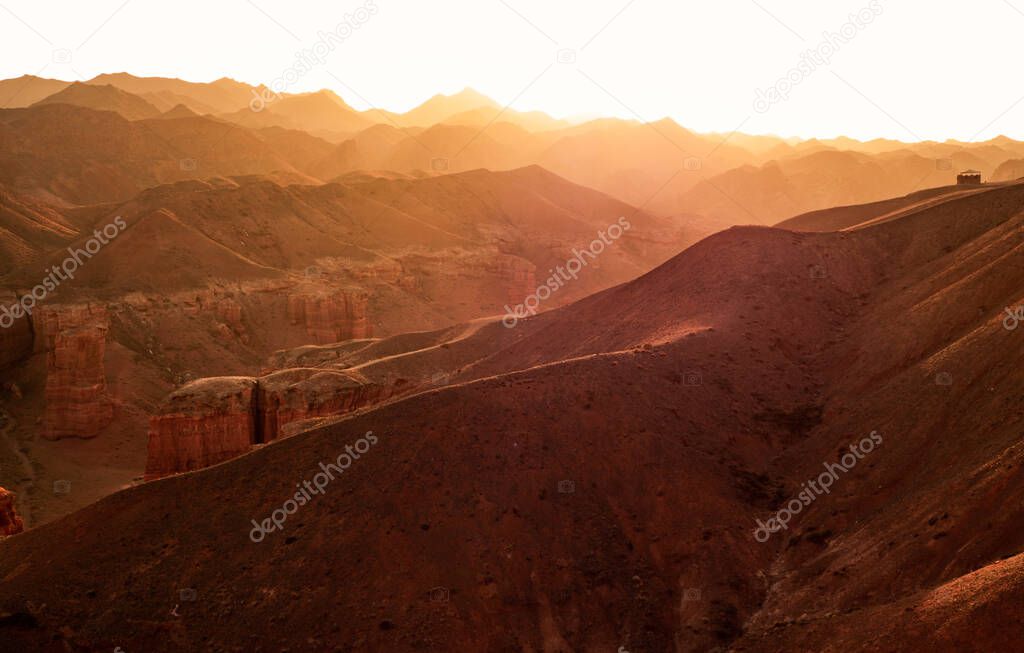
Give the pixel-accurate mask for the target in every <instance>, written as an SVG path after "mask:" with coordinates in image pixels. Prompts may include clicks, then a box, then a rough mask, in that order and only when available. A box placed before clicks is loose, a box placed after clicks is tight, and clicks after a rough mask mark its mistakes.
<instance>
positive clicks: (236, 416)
mask: <svg viewBox="0 0 1024 653" xmlns="http://www.w3.org/2000/svg"><path fill="white" fill-rule="evenodd" d="M255 397H256V381H255V380H254V379H251V378H248V377H240V376H230V377H215V378H210V379H200V380H198V381H194V382H192V383H189V384H188V385H185V386H184V387H182V388H180V389H178V390H176V391H175V392H173V393H171V395H170V396H169V397H168V398H167V399H166V400H165V401H164V404H163V406H162V407H161V411H160V414H159V415H156V416H154V417H152V418H151V419H150V426H149V446H148V450H147V456H146V473H145V478H146V479H147V480H148V479H153V478H160V477H161V476H167V475H168V474H174V473H177V472H185V471H189V470H193V469H200V468H202V467H208V466H209V465H215V464H217V463H219V462H223V461H225V460H228V459H231V458H234V457H235V456H239V455H241V454H243V453H245V452H247V451H249V448H250V447H251V446H252V445H253V444H254V443H255V441H256V435H257V434H256V420H255V414H256V411H255V410H254V408H255V406H254V405H253V399H254V398H255Z"/></svg>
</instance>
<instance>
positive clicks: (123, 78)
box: [87, 73, 253, 115]
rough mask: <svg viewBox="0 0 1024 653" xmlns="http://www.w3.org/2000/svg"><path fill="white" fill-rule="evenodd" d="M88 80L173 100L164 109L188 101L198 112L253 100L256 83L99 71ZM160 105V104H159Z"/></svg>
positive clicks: (222, 110) (233, 107)
mask: <svg viewBox="0 0 1024 653" xmlns="http://www.w3.org/2000/svg"><path fill="white" fill-rule="evenodd" d="M87 83H88V84H98V85H107V84H109V85H111V86H116V87H117V88H119V89H121V90H122V91H127V92H128V93H133V94H135V95H139V96H142V97H147V96H148V98H154V99H155V100H156V102H153V103H154V104H157V103H158V102H169V103H170V104H169V105H168V106H167V107H166V108H164V109H162V110H164V111H166V110H167V109H169V108H171V107H173V106H174V105H175V104H184V105H185V106H187V107H188V108H190V109H192V110H193V111H195V112H196V113H198V114H201V115H205V114H207V113H227V112H231V111H237V110H238V109H241V108H242V107H245V106H247V105H248V104H249V101H250V100H251V99H252V97H253V95H252V91H253V87H252V86H249V85H248V84H243V83H241V82H236V81H235V80H233V79H228V78H226V77H225V78H221V79H218V80H217V81H215V82H187V81H185V80H181V79H174V78H166V77H136V76H134V75H130V74H128V73H112V74H103V75H97V76H96V77H94V78H92V79H90V80H89V81H88V82H87ZM158 106H159V105H158Z"/></svg>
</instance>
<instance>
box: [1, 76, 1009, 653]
mask: <svg viewBox="0 0 1024 653" xmlns="http://www.w3.org/2000/svg"><path fill="white" fill-rule="evenodd" d="M265 90H266V89H264V88H263V87H253V86H250V85H247V84H243V83H240V82H237V81H234V80H230V79H226V78H224V79H219V80H217V81H214V82H210V83H194V82H187V81H182V80H178V79H169V78H140V77H135V76H132V75H129V74H127V73H115V74H105V75H100V76H98V77H96V78H94V79H91V80H88V81H85V82H63V81H60V80H50V79H43V78H38V77H32V76H23V77H20V78H17V79H12V80H4V81H0V327H2V328H0V369H2V374H3V376H2V379H0V486H2V487H0V539H3V538H4V536H11V537H9V538H8V539H3V541H2V543H0V642H4V643H5V644H6V645H8V646H12V647H15V648H13V649H12V650H25V651H37V650H38V651H49V650H54V651H57V650H61V651H66V650H71V651H101V650H102V651H109V650H115V649H116V648H121V649H122V650H123V651H125V652H126V653H127V652H130V651H135V650H212V651H229V650H275V651H276V650H307V649H308V650H381V651H384V650H386V651H421V650H449V651H545V652H552V653H555V652H563V651H600V652H604V651H624V650H628V651H634V652H638V651H712V650H718V651H726V650H728V651H766V652H767V651H794V650H801V651H802V650H808V651H812V650H813V651H826V650H865V651H868V650H871V651H875V650H882V651H898V650H937V651H946V650H951V651H952V650H958V651H959V650H1014V647H1015V646H1018V645H1019V643H1020V642H1022V641H1024V627H1022V626H1021V625H1020V624H1021V621H1020V619H1019V614H1020V610H1019V602H1020V599H1021V595H1022V593H1024V555H1022V554H1024V528H1022V527H1021V526H1020V524H1021V519H1020V517H1021V516H1024V515H1022V514H1021V512H1022V510H1024V507H1022V506H1024V503H1022V501H1021V498H1022V497H1021V496H1020V495H1021V485H1020V483H1019V482H1018V481H1019V480H1020V479H1019V477H1020V469H1021V465H1022V464H1024V458H1022V454H1021V450H1020V446H1019V442H1018V440H1019V432H1020V428H1021V426H1022V422H1024V404H1022V400H1021V397H1024V392H1022V391H1024V376H1022V375H1021V374H1020V373H1019V372H1018V371H1017V364H1016V361H1018V360H1019V357H1020V354H1021V353H1024V344H1022V343H1024V341H1021V340H1020V339H1019V337H1020V335H1021V334H1020V332H1019V331H1018V330H1016V325H1013V328H1011V327H1010V326H1008V324H1013V321H1014V320H1017V321H1020V320H1024V313H1022V312H1021V310H1022V309H1019V308H1016V309H1015V308H1014V307H1019V306H1020V305H1021V304H1024V239H1022V237H1021V235H1022V234H1024V222H1022V221H1024V181H1021V178H1024V164H1022V162H1024V143H1022V142H1018V141H1014V140H1012V139H1009V138H1006V137H999V138H995V139H992V140H989V141H987V142H982V143H967V142H956V141H946V142H941V143H940V142H916V143H904V142H899V141H892V140H882V139H879V140H873V141H868V142H861V141H856V140H853V139H849V138H836V139H832V140H806V141H801V140H798V139H788V138H780V137H775V136H761V135H749V134H743V133H732V134H701V133H696V132H693V131H691V130H689V129H687V128H686V127H684V126H682V125H679V124H677V123H676V122H675V121H673V120H670V119H663V120H659V121H655V122H650V123H642V122H639V121H628V120H619V119H605V118H602V119H596V120H590V121H586V122H576V121H567V120H560V119H556V118H553V117H551V116H548V115H546V114H543V113H541V112H520V111H516V110H514V109H512V108H509V107H503V106H501V105H499V104H498V103H496V102H494V101H493V100H491V99H489V98H487V97H486V96H483V95H481V94H479V93H477V92H475V91H473V90H471V89H466V90H463V91H461V92H459V93H455V94H452V95H443V94H440V95H435V96H433V97H431V98H429V99H428V100H426V101H425V102H424V103H423V104H421V105H420V106H418V107H416V108H414V109H412V110H410V111H407V112H405V113H396V112H389V111H385V110H380V109H370V110H366V111H359V110H356V109H354V108H352V106H350V105H349V104H348V103H347V102H346V101H345V99H344V98H343V97H341V96H340V95H338V94H337V93H335V92H333V91H329V90H322V91H319V92H314V93H301V94H287V93H285V94H281V95H280V97H270V96H268V95H266V94H265V93H264V91H265ZM967 168H972V169H976V170H978V171H980V172H981V174H982V177H983V179H984V180H985V181H986V182H989V183H985V184H973V183H970V184H963V183H962V184H956V181H957V180H956V173H957V172H958V171H960V170H963V169H967ZM772 225H775V226H772ZM101 236H102V238H101ZM70 261H74V265H72V263H71V262H70ZM69 270H71V272H73V274H60V272H61V271H63V272H65V273H67V272H68V271H69ZM44 280H46V281H48V282H49V283H48V284H46V285H41V284H44ZM39 288H42V289H43V290H45V292H42V291H40V290H38V289H39ZM33 293H34V294H36V295H39V294H41V295H42V297H40V298H35V299H33ZM26 297H27V298H29V299H28V300H26V299H25V298H26ZM29 301H30V303H31V305H29V303H28V302H29ZM18 308H25V309H30V312H31V314H30V315H26V314H25V313H28V312H29V310H22V311H21V312H18V310H17V309H18ZM1015 310H1016V311H1017V312H1014V311H1015ZM1008 320H1009V322H1008ZM370 435H373V440H372V446H370V447H368V448H367V449H366V450H365V451H359V454H361V455H360V456H358V457H356V456H352V454H351V453H349V454H348V455H349V456H351V458H350V463H351V465H350V467H346V468H345V469H344V474H339V475H338V477H337V478H335V477H332V478H331V480H330V486H329V488H328V489H327V490H326V491H323V492H319V493H314V496H312V497H310V496H305V499H306V500H307V501H306V502H304V503H303V504H302V507H301V508H298V507H297V510H296V511H295V513H292V512H289V513H287V514H288V516H287V520H286V521H287V523H286V525H283V526H280V527H279V528H277V529H271V531H272V532H271V531H267V532H264V537H263V538H257V537H254V536H253V532H254V531H253V529H254V528H257V529H258V528H259V527H260V523H261V520H263V519H264V517H266V516H268V515H273V514H275V510H276V509H277V508H278V507H279V506H281V504H282V501H285V500H287V499H290V498H291V497H292V496H293V495H295V496H296V497H297V496H298V495H296V494H295V493H296V488H299V492H302V488H303V485H302V482H303V481H304V480H311V481H312V480H313V479H314V477H315V475H316V474H317V473H319V472H321V470H323V467H322V466H320V465H321V463H322V462H323V463H329V462H330V461H334V460H340V457H339V454H340V452H342V451H346V449H345V448H346V446H351V447H356V444H355V443H356V442H357V441H361V439H363V438H369V437H370ZM865 439H867V441H869V442H873V443H874V445H875V448H874V449H873V452H872V451H862V450H856V451H857V455H856V456H855V458H854V463H853V464H850V465H848V466H845V467H844V474H842V475H836V478H835V479H834V485H833V486H832V487H831V489H830V491H829V492H827V493H817V494H815V495H814V496H813V498H812V500H810V501H804V502H803V503H802V505H801V508H800V509H799V510H797V511H796V512H797V513H798V514H797V515H796V516H795V518H793V519H792V521H791V522H789V523H788V524H786V525H785V527H778V528H774V529H773V530H771V531H770V532H769V531H765V532H766V533H768V535H769V537H768V538H767V541H762V540H760V539H759V538H758V537H757V536H756V530H755V529H756V528H757V526H758V524H761V523H763V522H766V521H767V522H769V523H777V520H776V522H772V519H776V517H775V516H776V515H778V514H780V512H779V511H780V510H783V509H788V506H791V505H792V502H791V500H792V498H793V497H798V496H802V494H803V493H804V492H807V491H808V490H807V489H806V481H807V479H814V478H818V476H819V474H821V473H822V470H823V469H824V467H823V465H824V466H827V465H829V464H833V463H835V462H836V461H837V460H838V461H843V460H845V456H847V455H849V456H853V454H852V453H851V451H853V450H851V449H850V445H851V444H856V443H862V442H864V441H865ZM367 441H369V440H367ZM865 449H866V447H865ZM340 464H341V463H339V465H340ZM844 465H846V463H844ZM313 482H314V483H316V481H313ZM306 487H307V489H308V486H306ZM9 491H10V492H9ZM12 493H13V494H12ZM806 496H810V495H806ZM297 501H298V499H297V498H296V499H295V502H297ZM797 502H798V503H800V502H801V501H800V500H797ZM281 512H284V509H282V510H281ZM296 513H297V514H296ZM269 523H270V522H264V524H269ZM254 524H255V526H254ZM264 530H266V529H264ZM22 531H24V532H22ZM279 531H283V532H279ZM184 589H188V590H190V591H193V592H195V594H192V595H191V596H192V598H191V599H185V598H182V597H183V596H185V595H184V594H181V592H182V590H184ZM0 648H2V646H0Z"/></svg>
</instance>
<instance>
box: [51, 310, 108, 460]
mask: <svg viewBox="0 0 1024 653" xmlns="http://www.w3.org/2000/svg"><path fill="white" fill-rule="evenodd" d="M37 330H38V333H39V335H40V337H39V338H37V340H36V342H37V349H38V348H39V347H40V346H42V347H43V348H44V350H45V351H46V390H45V397H46V408H45V410H44V413H43V428H42V436H43V437H44V438H46V439H48V440H59V439H61V438H92V437H95V436H96V435H98V434H99V433H100V431H102V430H103V429H104V428H106V426H107V425H108V424H110V422H111V420H113V417H114V408H113V404H112V402H111V401H110V398H109V397H108V396H107V382H106V373H105V371H104V367H103V357H104V354H105V353H106V340H107V330H108V327H107V313H106V310H105V309H104V308H103V307H100V306H94V305H77V306H56V307H48V308H45V309H43V310H42V311H40V313H39V320H38V323H37Z"/></svg>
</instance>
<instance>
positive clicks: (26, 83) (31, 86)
mask: <svg viewBox="0 0 1024 653" xmlns="http://www.w3.org/2000/svg"><path fill="white" fill-rule="evenodd" d="M70 85H71V82H65V81H62V80H59V79H46V78H45V77H36V76H35V75H22V76H21V77H15V78H14V79H3V80H0V109H20V108H22V107H27V106H31V105H33V104H35V103H36V102H38V101H39V100H42V99H43V98H46V97H49V96H51V95H53V94H54V93H57V92H58V91H62V90H64V89H65V88H67V87H68V86H70Z"/></svg>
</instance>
